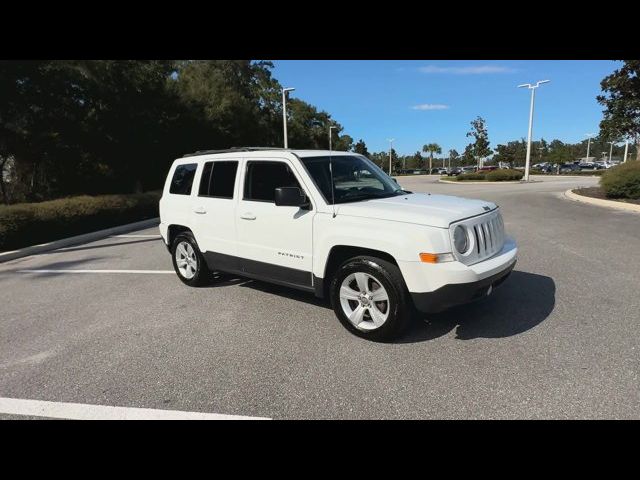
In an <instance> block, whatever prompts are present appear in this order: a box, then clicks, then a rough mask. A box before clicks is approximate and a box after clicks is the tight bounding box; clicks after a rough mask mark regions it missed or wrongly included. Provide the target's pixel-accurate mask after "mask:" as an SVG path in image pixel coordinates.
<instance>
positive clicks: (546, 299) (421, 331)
mask: <svg viewBox="0 0 640 480" xmlns="http://www.w3.org/2000/svg"><path fill="white" fill-rule="evenodd" d="M555 295H556V284H555V282H554V281H553V279H552V278H550V277H547V276H544V275H537V274H535V273H527V272H521V271H513V272H512V273H511V275H510V276H509V278H508V279H507V280H506V281H505V282H504V283H503V284H502V285H501V286H500V287H499V288H497V289H496V290H495V293H493V294H492V295H491V296H489V297H486V298H485V299H483V300H480V301H478V302H475V303H470V304H466V305H460V306H458V307H454V308H452V309H450V310H447V311H445V312H442V313H438V314H432V315H429V316H425V317H424V318H421V321H418V322H414V324H413V325H412V326H411V327H410V328H409V329H408V331H407V332H406V334H405V335H404V337H402V338H400V339H398V340H397V341H396V343H415V342H422V341H426V340H432V339H434V338H438V337H441V336H443V335H446V334H448V333H449V332H451V331H452V330H454V329H455V334H456V336H455V338H456V339H458V340H472V339H475V338H504V337H511V336H513V335H518V334H520V333H523V332H526V331H527V330H530V329H532V328H534V327H535V326H537V325H539V324H540V323H541V322H543V321H544V320H545V319H546V318H547V317H548V316H549V315H550V314H551V312H552V311H553V309H554V307H555V303H556V300H555Z"/></svg>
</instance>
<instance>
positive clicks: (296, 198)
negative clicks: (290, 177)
mask: <svg viewBox="0 0 640 480" xmlns="http://www.w3.org/2000/svg"><path fill="white" fill-rule="evenodd" d="M275 199H276V207H300V208H304V207H308V206H309V200H307V196H306V195H305V194H304V193H302V191H301V190H300V189H299V188H298V187H279V188H276V195H275Z"/></svg>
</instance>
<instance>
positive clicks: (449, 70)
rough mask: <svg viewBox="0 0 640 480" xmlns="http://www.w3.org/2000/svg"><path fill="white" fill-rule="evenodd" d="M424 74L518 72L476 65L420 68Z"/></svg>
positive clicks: (497, 66)
mask: <svg viewBox="0 0 640 480" xmlns="http://www.w3.org/2000/svg"><path fill="white" fill-rule="evenodd" d="M418 70H419V71H421V72H422V73H451V74H454V75H483V74H488V73H513V72H515V71H516V70H515V69H514V68H511V67H505V66H502V65H476V66H468V67H440V66H438V65H427V66H426V67H420V68H418Z"/></svg>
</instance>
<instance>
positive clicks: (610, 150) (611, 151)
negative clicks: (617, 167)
mask: <svg viewBox="0 0 640 480" xmlns="http://www.w3.org/2000/svg"><path fill="white" fill-rule="evenodd" d="M608 143H609V144H610V145H611V146H610V147H609V163H611V155H612V154H613V144H614V143H616V142H608Z"/></svg>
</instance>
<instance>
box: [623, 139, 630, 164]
mask: <svg viewBox="0 0 640 480" xmlns="http://www.w3.org/2000/svg"><path fill="white" fill-rule="evenodd" d="M628 154H629V139H628V138H627V139H626V140H625V142H624V159H623V160H622V163H625V162H626V161H627V155H628Z"/></svg>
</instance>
